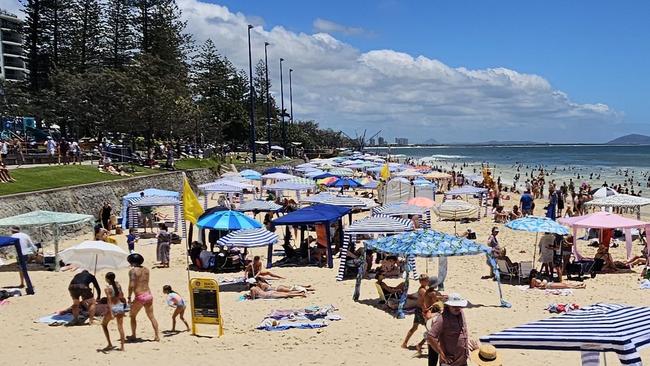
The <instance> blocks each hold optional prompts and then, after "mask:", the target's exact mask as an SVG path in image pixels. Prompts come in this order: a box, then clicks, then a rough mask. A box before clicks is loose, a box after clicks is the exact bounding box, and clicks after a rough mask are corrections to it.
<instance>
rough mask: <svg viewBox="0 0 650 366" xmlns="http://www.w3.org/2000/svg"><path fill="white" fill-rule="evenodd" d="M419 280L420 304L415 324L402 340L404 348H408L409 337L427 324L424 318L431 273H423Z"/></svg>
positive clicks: (416, 309)
mask: <svg viewBox="0 0 650 366" xmlns="http://www.w3.org/2000/svg"><path fill="white" fill-rule="evenodd" d="M418 281H419V282H420V288H419V289H418V294H417V296H418V299H417V304H418V306H417V307H416V308H415V316H414V318H413V326H411V329H409V331H408V332H407V333H406V338H405V339H404V342H402V348H408V343H409V339H411V337H412V336H413V334H414V333H415V331H417V330H418V328H419V327H420V325H426V319H425V318H424V310H425V309H424V295H425V294H426V292H427V288H428V287H429V275H427V274H425V273H423V274H421V275H420V277H419V279H418Z"/></svg>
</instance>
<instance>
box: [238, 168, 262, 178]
mask: <svg viewBox="0 0 650 366" xmlns="http://www.w3.org/2000/svg"><path fill="white" fill-rule="evenodd" d="M239 175H241V176H242V177H244V178H246V179H250V180H260V179H262V174H260V172H257V171H255V170H252V169H246V170H242V171H241V172H239Z"/></svg>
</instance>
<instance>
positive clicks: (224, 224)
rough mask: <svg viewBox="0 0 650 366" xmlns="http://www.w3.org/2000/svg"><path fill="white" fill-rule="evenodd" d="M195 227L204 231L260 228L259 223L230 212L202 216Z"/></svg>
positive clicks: (240, 214)
mask: <svg viewBox="0 0 650 366" xmlns="http://www.w3.org/2000/svg"><path fill="white" fill-rule="evenodd" d="M196 225H197V226H199V227H202V228H205V229H215V230H241V229H257V228H261V227H262V224H261V223H260V222H259V221H257V220H255V219H253V218H251V217H249V216H246V215H244V214H243V213H241V212H239V211H231V210H223V211H217V212H213V213H211V214H208V215H203V216H202V217H201V218H199V220H198V221H197V223H196Z"/></svg>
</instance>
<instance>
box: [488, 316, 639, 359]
mask: <svg viewBox="0 0 650 366" xmlns="http://www.w3.org/2000/svg"><path fill="white" fill-rule="evenodd" d="M481 342H484V343H490V344H492V345H493V346H495V347H497V348H512V349H536V350H553V351H582V352H583V357H582V360H583V363H582V364H583V365H588V364H589V365H593V364H596V365H598V362H597V360H598V354H594V352H614V353H616V354H617V355H618V358H619V361H620V363H621V364H622V365H632V366H641V365H642V361H641V355H640V354H639V349H641V348H643V347H646V346H648V344H650V308H649V307H636V306H627V305H620V304H595V305H593V306H590V307H586V308H583V309H579V310H574V311H571V312H569V313H566V314H562V315H560V316H556V317H552V318H548V319H542V320H538V321H534V322H531V323H527V324H524V325H520V326H517V327H514V328H509V329H506V330H503V331H501V332H497V333H493V334H490V335H488V336H485V337H482V338H481ZM590 355H591V356H595V357H593V358H592V357H589V356H590ZM590 359H591V363H589V362H588V360H590ZM594 361H596V362H595V363H594Z"/></svg>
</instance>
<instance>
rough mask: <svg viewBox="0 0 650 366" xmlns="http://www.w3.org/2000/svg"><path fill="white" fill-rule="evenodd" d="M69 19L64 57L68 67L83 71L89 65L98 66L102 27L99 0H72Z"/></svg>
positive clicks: (100, 52)
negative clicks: (68, 45) (68, 40)
mask: <svg viewBox="0 0 650 366" xmlns="http://www.w3.org/2000/svg"><path fill="white" fill-rule="evenodd" d="M70 6H71V11H70V14H71V15H70V20H71V22H72V24H71V27H70V31H69V34H68V36H69V37H70V48H69V49H68V50H67V54H66V58H67V59H68V60H69V64H68V65H67V66H68V68H70V69H73V70H78V71H84V70H86V69H87V68H88V67H89V66H98V65H99V64H100V62H101V55H102V51H101V43H102V37H103V31H104V28H103V27H102V23H101V21H100V20H101V18H102V14H101V13H102V10H101V7H100V3H99V0H72V1H71V5H70Z"/></svg>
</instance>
